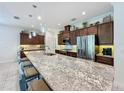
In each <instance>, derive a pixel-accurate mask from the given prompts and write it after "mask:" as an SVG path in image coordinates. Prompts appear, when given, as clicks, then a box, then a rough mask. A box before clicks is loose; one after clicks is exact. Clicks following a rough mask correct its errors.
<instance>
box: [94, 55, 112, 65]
mask: <svg viewBox="0 0 124 93" xmlns="http://www.w3.org/2000/svg"><path fill="white" fill-rule="evenodd" d="M113 61H114V59H113V58H112V57H107V56H96V62H98V63H104V64H108V65H111V66H113V65H114V62H113Z"/></svg>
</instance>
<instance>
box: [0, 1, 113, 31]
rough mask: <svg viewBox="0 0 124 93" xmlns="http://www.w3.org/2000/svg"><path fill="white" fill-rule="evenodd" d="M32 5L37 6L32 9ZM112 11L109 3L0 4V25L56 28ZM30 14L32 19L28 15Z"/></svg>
mask: <svg viewBox="0 0 124 93" xmlns="http://www.w3.org/2000/svg"><path fill="white" fill-rule="evenodd" d="M32 4H35V5H37V8H33V7H32ZM111 10H112V6H111V4H110V3H108V2H107V3H102V2H101V3H100V2H99V3H95V2H93V3H91V2H90V3H89V2H87V3H86V2H78V3H75V2H72V3H71V2H69V3H68V2H65V3H64V2H63V3H62V2H58V3H55V2H46V3H45V2H40V3H39V2H35V3H31V2H28V3H26V2H24V3H19V2H17V3H13V2H12V3H7V2H6V3H2V2H1V3H0V23H2V24H7V25H13V26H19V27H24V28H31V25H34V28H36V29H40V23H42V24H46V25H47V27H49V28H58V25H57V24H59V23H60V24H61V27H63V26H65V25H67V24H69V23H71V21H70V20H71V19H72V18H77V19H78V20H83V19H88V18H92V17H94V16H97V15H101V14H103V13H106V12H109V11H111ZM83 11H86V15H85V16H82V12H83ZM29 14H32V16H33V17H32V18H30V17H29V16H28V15H29ZM39 15H40V16H41V17H42V20H41V21H40V20H38V19H37V16H39ZM13 16H19V17H20V20H16V19H14V18H13Z"/></svg>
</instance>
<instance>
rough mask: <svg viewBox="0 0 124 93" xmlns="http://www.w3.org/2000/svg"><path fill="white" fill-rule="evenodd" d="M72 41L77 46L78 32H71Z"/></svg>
mask: <svg viewBox="0 0 124 93" xmlns="http://www.w3.org/2000/svg"><path fill="white" fill-rule="evenodd" d="M70 41H71V44H72V45H76V32H75V31H70Z"/></svg>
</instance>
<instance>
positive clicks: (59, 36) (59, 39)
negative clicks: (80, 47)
mask: <svg viewBox="0 0 124 93" xmlns="http://www.w3.org/2000/svg"><path fill="white" fill-rule="evenodd" d="M58 45H63V33H60V34H58Z"/></svg>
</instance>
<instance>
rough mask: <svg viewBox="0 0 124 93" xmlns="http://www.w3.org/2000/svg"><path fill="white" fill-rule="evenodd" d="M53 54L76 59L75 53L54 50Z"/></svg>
mask: <svg viewBox="0 0 124 93" xmlns="http://www.w3.org/2000/svg"><path fill="white" fill-rule="evenodd" d="M55 53H58V54H63V55H67V56H71V57H77V53H76V52H67V51H62V50H55Z"/></svg>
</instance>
